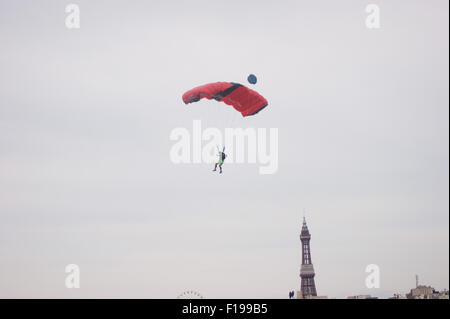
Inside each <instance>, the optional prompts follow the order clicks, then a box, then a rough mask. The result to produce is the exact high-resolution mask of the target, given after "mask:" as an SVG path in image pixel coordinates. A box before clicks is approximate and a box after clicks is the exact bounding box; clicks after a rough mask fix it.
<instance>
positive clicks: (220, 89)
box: [183, 82, 268, 116]
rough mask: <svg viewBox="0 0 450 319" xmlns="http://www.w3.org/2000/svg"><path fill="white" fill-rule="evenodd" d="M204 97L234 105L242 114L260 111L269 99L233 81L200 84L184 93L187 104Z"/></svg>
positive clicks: (246, 114)
mask: <svg viewBox="0 0 450 319" xmlns="http://www.w3.org/2000/svg"><path fill="white" fill-rule="evenodd" d="M203 98H207V99H210V100H212V99H214V100H217V101H220V102H224V103H225V104H228V105H232V106H233V107H234V108H235V109H236V110H237V111H239V112H241V114H242V116H250V115H254V114H256V113H258V112H259V111H261V110H262V109H263V108H265V107H266V106H267V104H268V103H267V100H266V99H265V98H264V97H263V96H261V95H260V94H259V93H258V92H256V91H253V90H251V89H249V88H248V87H246V86H244V85H242V84H239V83H232V82H217V83H209V84H205V85H202V86H198V87H196V88H194V89H192V90H189V91H187V92H186V93H184V94H183V102H184V103H185V104H189V103H193V102H198V101H200V100H201V99H203Z"/></svg>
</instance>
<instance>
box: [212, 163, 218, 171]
mask: <svg viewBox="0 0 450 319" xmlns="http://www.w3.org/2000/svg"><path fill="white" fill-rule="evenodd" d="M215 171H217V163H216V165H214V169H213V172H215Z"/></svg>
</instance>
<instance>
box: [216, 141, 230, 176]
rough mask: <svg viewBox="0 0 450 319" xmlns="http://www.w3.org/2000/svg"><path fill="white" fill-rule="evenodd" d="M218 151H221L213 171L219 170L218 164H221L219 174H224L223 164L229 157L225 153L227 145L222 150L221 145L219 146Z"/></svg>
mask: <svg viewBox="0 0 450 319" xmlns="http://www.w3.org/2000/svg"><path fill="white" fill-rule="evenodd" d="M217 151H218V152H219V154H218V156H219V161H218V162H217V163H216V165H215V166H214V169H213V172H215V171H217V165H219V168H220V171H219V174H222V165H223V161H225V158H227V155H226V154H225V146H224V147H223V149H222V152H221V151H220V150H219V146H217Z"/></svg>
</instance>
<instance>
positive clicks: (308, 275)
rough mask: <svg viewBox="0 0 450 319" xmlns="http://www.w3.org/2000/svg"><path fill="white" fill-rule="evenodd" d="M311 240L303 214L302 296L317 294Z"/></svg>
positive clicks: (301, 238)
mask: <svg viewBox="0 0 450 319" xmlns="http://www.w3.org/2000/svg"><path fill="white" fill-rule="evenodd" d="M310 240H311V234H310V233H309V229H308V225H307V224H306V218H305V216H303V225H302V231H301V233H300V241H301V242H302V266H301V268H300V278H301V293H302V298H306V297H307V296H317V291H316V284H315V282H314V276H315V275H316V274H315V272H314V267H313V264H312V261H311V248H310Z"/></svg>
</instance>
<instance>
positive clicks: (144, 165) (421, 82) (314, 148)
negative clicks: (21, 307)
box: [0, 0, 449, 298]
mask: <svg viewBox="0 0 450 319" xmlns="http://www.w3.org/2000/svg"><path fill="white" fill-rule="evenodd" d="M372 2H373V3H376V4H378V5H379V6H380V9H381V28H380V29H377V30H370V29H367V28H366V27H365V18H366V15H367V14H366V13H365V6H366V5H367V4H368V3H370V2H367V1H357V0H354V1H347V0H344V1H332V0H328V1H317V0H316V1H297V0H295V1H266V0H264V1H245V3H244V2H243V1H237V0H228V1H211V0H207V1H206V0H205V1H192V0H191V1H186V2H181V1H171V2H169V1H124V0H122V1H92V0H91V1H74V3H76V4H78V5H79V6H80V9H81V28H80V29H76V30H74V29H72V30H69V29H67V28H66V27H65V23H64V22H65V17H66V13H65V6H66V4H68V3H69V2H68V1H67V2H66V1H50V0H47V1H43V0H35V1H31V0H29V1H12V0H2V1H1V2H0V297H6V298H17V297H31V298H46V297H59V298H79V297H86V298H90V297H105V298H109V297H125V298H132V297H136V298H174V297H176V296H177V295H179V294H180V293H182V292H183V291H185V290H191V289H192V290H196V291H198V292H200V293H201V294H202V295H203V296H205V297H207V298H222V297H236V298H240V297H243V298H251V297H254V298H286V297H287V295H288V292H289V291H290V290H298V289H299V287H300V280H299V268H300V263H301V258H300V256H301V255H300V250H301V246H300V241H299V233H300V228H301V220H302V217H303V209H305V210H306V218H307V221H308V225H309V229H310V232H311V234H312V240H311V249H312V261H313V263H314V266H315V270H316V286H317V290H318V293H319V295H328V296H330V297H346V296H348V295H352V294H360V293H369V294H372V295H378V296H389V295H390V294H392V293H405V292H407V291H409V289H410V288H412V287H413V286H414V284H415V278H414V276H415V274H419V276H420V282H421V283H423V284H427V285H432V286H434V287H435V288H437V289H443V288H448V286H449V276H448V274H449V213H448V211H449V198H448V192H449V149H448V143H449V139H448V129H449V122H448V116H449V108H448V103H449V94H448V86H449V81H448V68H449V65H448V54H449V51H448V49H449V47H448V36H449V35H448V9H449V8H448V1H446V0H432V1H425V0H422V1H417V0H416V1H411V0H408V1H406V0H404V1H372ZM249 73H255V74H256V75H257V76H258V79H259V82H258V84H257V85H256V86H254V88H255V89H256V90H258V92H260V93H261V94H263V95H264V96H265V97H266V98H267V99H268V100H269V103H270V104H269V107H268V108H266V109H265V110H264V111H262V112H261V113H260V114H258V115H257V116H255V117H251V118H248V119H238V120H237V122H236V125H237V126H239V127H266V128H269V127H276V128H278V129H279V170H278V172H277V173H276V174H274V175H259V174H258V165H256V164H229V165H227V164H226V163H225V166H224V174H223V175H222V176H220V175H217V174H213V173H212V172H211V168H212V167H211V165H207V164H192V165H189V164H183V165H175V164H173V163H172V162H171V161H170V159H169V151H170V148H171V147H172V145H173V142H172V141H170V140H169V135H170V132H171V131H172V129H174V128H176V127H186V128H191V127H192V121H193V119H201V120H202V121H203V123H204V124H205V125H207V124H208V123H212V122H213V121H214V120H215V119H216V118H215V117H216V116H222V114H224V116H227V115H228V114H226V112H223V113H221V111H220V110H219V112H213V113H211V112H210V111H211V107H213V106H212V104H214V103H216V102H214V101H202V102H200V103H198V105H195V106H194V105H193V106H192V107H186V106H184V104H183V103H182V101H181V95H182V94H183V92H184V91H186V90H188V89H191V88H192V87H194V86H197V85H200V84H204V83H208V82H213V81H234V82H241V83H245V81H246V78H247V75H248V74H249ZM217 104H218V103H217ZM214 107H215V105H214ZM71 263H74V264H77V265H79V266H80V268H81V288H80V289H71V290H70V289H67V288H65V286H64V280H65V276H66V274H65V273H64V268H65V266H66V265H67V264H71ZM368 264H377V265H379V266H380V270H381V287H380V288H379V289H372V290H370V289H367V288H366V287H365V277H366V275H367V274H366V273H365V267H366V265H368Z"/></svg>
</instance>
